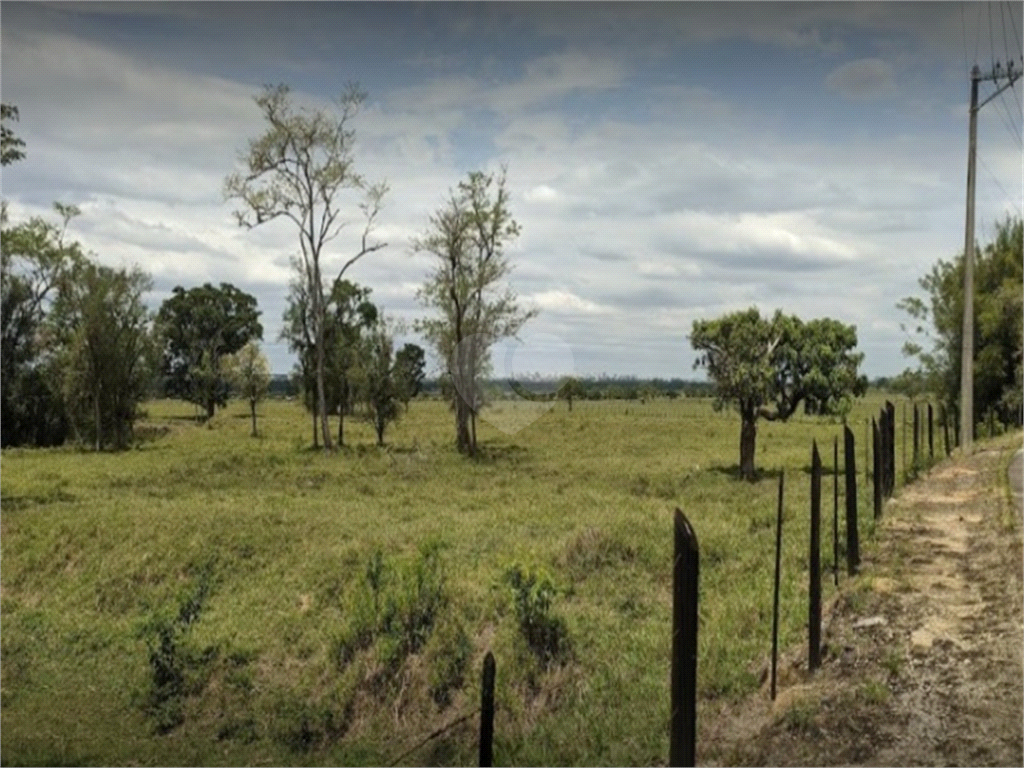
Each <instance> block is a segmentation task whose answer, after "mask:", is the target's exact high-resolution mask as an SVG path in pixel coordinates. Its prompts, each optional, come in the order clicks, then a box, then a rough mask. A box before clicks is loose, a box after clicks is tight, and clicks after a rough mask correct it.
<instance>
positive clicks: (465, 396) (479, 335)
mask: <svg viewBox="0 0 1024 768" xmlns="http://www.w3.org/2000/svg"><path fill="white" fill-rule="evenodd" d="M492 187H496V188H495V189H493V191H492ZM509 197H510V194H509V191H508V186H507V183H506V171H505V170H504V169H503V170H502V172H501V175H500V176H498V178H497V184H496V185H495V177H494V175H493V174H485V173H482V172H480V171H474V172H471V173H470V174H469V177H468V178H467V179H466V181H463V182H460V183H459V187H458V191H457V192H451V193H450V195H449V199H448V201H447V202H446V203H445V205H444V206H443V207H442V208H440V209H439V210H438V211H437V212H436V213H435V214H434V215H432V216H431V217H430V221H429V225H428V228H427V231H426V232H425V233H424V234H423V235H422V236H420V237H418V238H416V239H415V240H414V241H413V250H414V251H415V252H417V253H427V254H429V255H431V256H433V257H434V259H435V267H434V269H433V271H432V272H431V273H430V274H429V276H428V277H427V281H426V283H424V285H423V287H422V288H420V290H419V292H418V293H417V297H418V299H419V301H420V303H421V304H423V306H424V307H426V308H428V309H431V310H433V311H434V312H435V315H434V317H430V318H426V319H422V320H419V321H417V323H416V326H415V327H416V330H417V331H418V332H419V333H421V334H423V336H424V338H426V339H427V341H428V342H429V343H430V344H431V345H432V346H433V347H434V349H435V351H436V352H437V355H438V357H440V358H441V360H443V361H444V363H445V365H446V366H447V376H448V377H449V380H450V382H451V385H452V386H451V387H450V388H449V389H448V392H447V397H448V400H449V402H450V403H452V405H453V408H454V410H455V445H456V447H457V448H458V450H459V451H460V452H461V453H466V454H469V455H476V448H477V446H476V432H475V428H474V429H471V424H470V421H471V419H472V418H473V417H474V415H475V413H476V412H477V411H479V409H480V408H481V407H482V406H483V404H484V402H485V398H484V393H483V390H482V379H483V378H484V376H485V375H486V373H487V370H488V366H489V364H490V348H491V346H492V345H493V344H494V343H495V342H496V341H498V340H499V339H503V338H507V337H509V336H515V335H516V334H517V333H518V332H519V330H520V329H521V328H522V327H523V325H524V324H525V323H526V322H527V321H528V320H530V319H531V318H533V317H535V316H536V315H537V310H536V309H530V310H524V309H522V308H521V307H520V306H519V304H518V301H517V297H516V294H515V292H514V291H513V290H512V288H511V287H508V286H504V287H502V283H503V282H504V280H505V279H506V278H507V277H508V275H509V274H510V273H511V271H512V265H511V263H510V262H509V259H508V256H507V255H506V253H505V249H506V248H507V247H508V245H509V244H510V243H511V242H512V241H514V240H515V239H516V238H517V237H518V236H519V232H520V227H519V224H518V222H517V221H516V220H515V219H514V218H513V217H512V213H511V211H510V210H509Z"/></svg>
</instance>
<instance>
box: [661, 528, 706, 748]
mask: <svg viewBox="0 0 1024 768" xmlns="http://www.w3.org/2000/svg"><path fill="white" fill-rule="evenodd" d="M699 574H700V550H699V548H698V546H697V534H696V533H695V532H694V530H693V526H691V525H690V521H689V520H687V519H686V516H685V515H683V513H682V511H681V510H679V509H676V514H675V562H674V567H673V577H672V721H671V726H670V727H671V732H670V734H669V756H668V761H669V765H673V766H692V765H696V760H697V757H696V754H697V750H696V746H697V580H698V578H699Z"/></svg>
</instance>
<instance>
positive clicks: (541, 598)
mask: <svg viewBox="0 0 1024 768" xmlns="http://www.w3.org/2000/svg"><path fill="white" fill-rule="evenodd" d="M505 581H506V582H507V583H508V584H509V585H510V586H511V587H512V604H513V607H514V609H515V613H516V619H517V621H518V622H519V631H520V632H521V633H522V635H523V638H524V639H525V640H526V643H527V645H528V646H529V647H530V649H531V650H532V651H533V652H534V654H535V655H536V656H537V658H538V659H539V660H540V661H541V662H542V663H543V664H544V665H545V666H551V665H552V664H560V663H564V662H565V661H566V660H567V659H568V658H569V656H570V655H571V648H570V645H569V636H568V630H567V628H566V625H565V621H564V620H563V619H562V618H561V617H560V616H555V615H553V614H552V613H551V601H552V600H553V599H554V597H555V596H556V595H557V594H558V589H557V588H556V587H555V584H554V581H552V579H551V577H550V576H548V575H547V574H546V573H544V572H543V571H538V570H529V571H524V570H523V568H522V567H521V566H519V565H513V566H512V567H511V568H509V569H508V571H506V572H505Z"/></svg>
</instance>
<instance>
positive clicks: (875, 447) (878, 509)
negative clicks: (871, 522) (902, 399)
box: [871, 419, 882, 520]
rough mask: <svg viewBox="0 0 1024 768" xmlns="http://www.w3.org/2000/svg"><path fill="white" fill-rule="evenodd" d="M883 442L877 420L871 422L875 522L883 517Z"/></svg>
mask: <svg viewBox="0 0 1024 768" xmlns="http://www.w3.org/2000/svg"><path fill="white" fill-rule="evenodd" d="M881 441H882V437H881V433H880V432H879V429H878V425H877V424H876V423H875V420H874V419H872V420H871V448H872V451H873V453H874V457H873V460H874V464H873V465H872V472H873V473H874V475H875V489H874V490H875V520H877V519H878V518H879V517H881V516H882V478H881V476H880V474H881V466H880V465H881V463H882V462H881V457H880V456H879V455H878V454H879V443H880V442H881Z"/></svg>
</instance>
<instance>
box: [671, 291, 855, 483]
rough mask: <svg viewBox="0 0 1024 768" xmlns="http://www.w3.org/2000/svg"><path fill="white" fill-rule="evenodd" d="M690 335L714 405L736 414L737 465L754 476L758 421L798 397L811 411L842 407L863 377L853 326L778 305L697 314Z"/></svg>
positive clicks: (788, 410) (793, 405) (789, 410)
mask: <svg viewBox="0 0 1024 768" xmlns="http://www.w3.org/2000/svg"><path fill="white" fill-rule="evenodd" d="M690 343H691V344H692V345H693V348H694V349H695V350H696V351H697V352H698V353H699V355H698V357H697V360H696V362H695V363H694V367H695V368H701V367H703V368H706V369H707V372H708V376H709V377H710V378H711V380H712V381H714V383H715V395H716V400H715V407H716V408H718V409H721V408H724V407H726V406H730V405H731V406H734V407H735V408H736V410H737V411H738V412H739V414H740V417H741V419H742V422H743V424H742V428H741V439H740V471H741V474H742V475H743V476H744V477H745V478H747V479H753V477H754V452H755V438H756V423H757V420H758V419H759V418H764V419H768V420H771V421H776V420H779V421H785V420H786V419H788V418H789V417H790V416H792V415H793V413H795V412H796V409H797V407H798V406H799V405H800V403H801V402H803V403H805V404H807V405H808V406H809V407H808V410H809V411H811V412H814V413H821V414H828V413H836V414H840V415H846V414H847V413H848V412H849V410H850V408H851V407H852V398H853V397H856V396H860V395H862V394H864V392H865V391H866V390H867V379H866V378H865V377H863V376H861V375H859V374H858V372H857V370H858V368H859V367H860V364H861V362H862V361H863V359H864V355H863V353H856V352H854V351H853V350H854V349H855V348H856V346H857V329H856V328H855V327H854V326H852V325H844V324H843V323H841V322H839V321H837V320H831V319H828V318H824V319H819V320H811V321H809V322H804V321H802V320H800V318H798V317H795V316H792V315H784V314H783V313H782V311H781V310H779V311H777V312H776V313H775V315H774V316H773V317H771V318H762V317H761V313H760V312H759V311H758V310H757V308H755V307H751V308H750V309H748V310H745V311H742V312H734V313H732V314H729V315H725V316H724V317H721V318H718V319H716V320H695V321H694V322H693V332H692V333H691V334H690Z"/></svg>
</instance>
